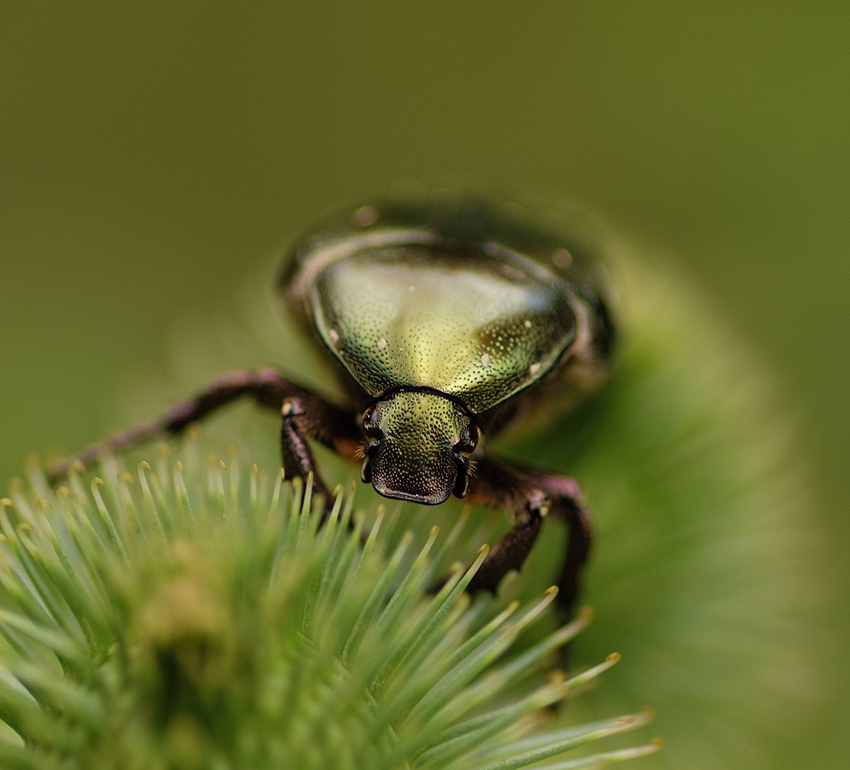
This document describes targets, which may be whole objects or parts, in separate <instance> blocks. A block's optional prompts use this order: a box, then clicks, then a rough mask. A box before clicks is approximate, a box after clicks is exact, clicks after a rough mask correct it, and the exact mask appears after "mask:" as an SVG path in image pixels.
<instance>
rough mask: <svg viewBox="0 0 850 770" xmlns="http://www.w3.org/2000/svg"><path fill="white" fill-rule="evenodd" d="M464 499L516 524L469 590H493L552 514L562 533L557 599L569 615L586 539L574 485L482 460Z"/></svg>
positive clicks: (586, 523)
mask: <svg viewBox="0 0 850 770" xmlns="http://www.w3.org/2000/svg"><path fill="white" fill-rule="evenodd" d="M468 498H469V500H470V501H471V502H474V503H476V504H483V505H488V506H492V507H498V508H502V509H504V510H507V511H509V512H510V513H511V514H513V517H514V520H515V522H516V523H515V525H514V527H513V529H511V530H509V531H508V532H507V533H505V534H504V535H503V536H502V538H501V539H500V540H499V541H498V542H497V543H496V545H495V546H494V547H493V548H492V549H491V550H490V553H489V554H488V556H487V558H486V559H485V560H484V563H483V564H482V565H481V568H480V569H479V571H478V573H477V574H476V575H475V577H474V578H473V580H472V583H471V585H470V590H472V591H476V590H488V591H495V590H496V588H497V586H498V584H499V581H501V579H502V578H503V577H504V576H505V575H506V574H507V573H508V572H509V571H510V570H512V569H520V568H521V567H522V565H523V563H524V562H525V560H526V558H527V556H528V554H529V552H530V551H531V548H532V547H533V546H534V543H535V542H536V540H537V537H538V535H539V534H540V530H541V528H542V524H543V518H544V517H545V516H547V515H552V516H555V517H557V518H559V519H562V520H563V521H564V522H565V524H566V525H567V529H568V543H567V549H566V553H565V554H564V563H563V566H562V569H561V573H560V576H559V579H558V599H557V601H558V605H559V606H560V607H561V609H562V610H563V612H564V613H565V614H568V613H570V612H571V610H572V609H573V607H574V604H575V602H576V600H577V599H578V596H579V593H580V590H581V575H582V572H583V569H584V565H585V564H586V562H587V559H588V556H589V555H590V545H591V540H592V527H591V521H590V516H589V514H588V512H587V509H586V508H585V507H584V500H583V495H582V493H581V490H580V489H579V487H578V485H577V484H576V482H575V481H574V480H573V479H571V478H568V477H566V476H559V475H557V474H550V473H544V472H541V471H536V470H529V469H523V468H519V467H517V466H514V465H511V464H509V463H506V462H503V461H501V460H496V459H494V458H490V457H483V458H481V459H480V460H479V461H478V463H477V465H476V472H475V475H474V476H473V477H472V478H471V479H470V481H469V493H468Z"/></svg>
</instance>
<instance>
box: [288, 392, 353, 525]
mask: <svg viewBox="0 0 850 770" xmlns="http://www.w3.org/2000/svg"><path fill="white" fill-rule="evenodd" d="M356 425H357V423H356V419H355V415H354V413H353V412H350V411H348V410H346V409H342V408H340V407H338V406H335V405H334V404H331V403H329V402H327V401H325V400H324V399H322V398H320V397H319V396H315V395H313V394H311V393H306V392H305V393H303V394H301V395H299V396H292V397H288V398H285V399H284V401H283V405H282V407H281V424H280V450H281V456H282V459H283V472H284V475H285V476H286V478H289V479H291V478H295V477H296V476H297V477H298V478H301V479H304V481H305V482H306V480H307V478H308V477H312V491H313V495H321V496H322V497H323V498H324V508H325V510H324V515H327V514H328V512H329V511H330V509H331V507H332V506H333V497H332V496H331V495H330V493H329V492H328V488H327V485H326V484H325V482H324V481H323V480H322V477H321V475H320V474H319V472H318V469H317V468H316V461H315V460H314V459H313V452H312V450H311V449H310V445H309V444H308V443H307V439H308V438H312V439H315V440H316V441H319V442H320V443H322V444H324V445H325V446H328V447H330V448H331V449H334V450H336V452H337V453H338V454H340V455H342V456H343V457H346V458H348V459H354V458H355V457H357V452H358V449H359V448H360V447H362V445H363V442H362V439H361V437H360V433H359V431H357V430H356Z"/></svg>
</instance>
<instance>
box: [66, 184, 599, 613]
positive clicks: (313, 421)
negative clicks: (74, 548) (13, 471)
mask: <svg viewBox="0 0 850 770" xmlns="http://www.w3.org/2000/svg"><path fill="white" fill-rule="evenodd" d="M592 251H593V249H592V248H589V247H588V246H587V245H586V244H585V243H584V242H583V240H582V238H581V237H580V236H579V234H578V233H576V232H569V231H567V232H558V231H557V230H551V231H550V229H548V228H546V227H543V226H540V225H537V224H535V223H533V222H532V221H530V218H529V215H528V214H527V213H525V212H524V210H523V209H521V208H520V207H518V206H516V205H514V204H509V203H497V202H493V201H489V200H487V199H483V198H479V197H476V196H470V195H464V194H453V195H448V194H432V195H430V196H421V197H418V198H410V199H395V200H387V201H384V202H377V203H374V204H369V205H365V206H361V207H359V208H356V209H354V210H353V211H352V212H348V213H346V214H345V215H343V216H342V217H340V218H337V219H335V220H334V221H332V222H331V223H329V224H326V225H325V226H323V227H321V228H319V229H317V230H315V231H313V232H312V233H310V234H308V235H307V236H305V237H304V238H302V239H301V241H300V242H298V243H297V244H296V246H295V247H294V248H293V249H292V250H291V251H290V253H289V254H288V255H287V257H286V258H285V259H284V263H283V270H282V272H281V275H280V280H279V284H278V290H279V296H280V297H281V299H282V301H283V304H284V305H285V307H286V308H287V310H288V311H289V312H290V313H292V314H293V315H294V317H295V318H296V319H297V321H298V322H299V323H300V325H301V326H302V327H304V328H305V329H306V330H307V331H309V332H310V333H311V334H312V335H313V337H314V339H315V341H316V343H317V347H318V348H319V349H320V350H321V351H322V352H323V353H324V354H325V355H326V356H328V357H330V358H331V359H332V360H333V362H334V363H335V365H336V369H337V370H338V373H339V377H340V378H341V380H342V384H343V386H344V390H345V392H346V393H347V394H348V396H349V401H348V403H345V404H336V403H331V402H330V401H328V400H327V399H325V398H322V397H321V396H319V395H317V394H315V393H312V392H310V391H309V390H307V389H305V388H303V387H301V386H299V385H298V384H296V383H295V382H293V381H292V380H290V379H289V378H288V377H285V376H284V375H283V374H282V373H280V372H279V371H277V370H276V369H262V370H257V371H242V372H234V373H230V374H227V375H225V376H222V377H220V378H218V379H216V380H215V381H213V382H212V383H210V384H209V385H208V386H207V387H206V388H204V389H202V390H201V391H200V392H199V393H198V394H197V395H196V396H195V397H193V398H190V399H188V400H186V401H184V402H182V403H179V404H177V405H176V406H175V407H174V408H172V409H171V410H170V411H168V412H167V413H166V414H165V415H164V416H163V417H162V418H161V419H159V420H155V421H153V422H151V423H148V424H145V425H141V426H139V427H137V428H135V429H133V430H129V431H126V432H124V433H118V434H115V435H113V436H112V437H110V438H107V439H106V440H105V441H103V442H101V443H99V444H95V445H92V446H90V447H88V448H87V449H85V450H83V451H82V452H80V453H79V454H78V455H77V456H76V457H73V458H71V459H69V460H65V461H63V462H62V463H59V464H57V465H56V466H54V467H53V468H52V469H51V472H50V475H51V477H52V478H56V477H59V476H61V475H63V474H65V473H67V471H68V468H69V467H70V464H71V463H72V462H74V461H80V462H82V463H84V464H85V463H89V462H92V461H94V460H96V459H98V458H99V457H100V456H102V455H103V454H104V453H105V452H108V451H114V450H120V449H123V448H126V447H129V446H131V445H134V444H136V443H138V442H140V441H142V440H145V439H148V438H151V437H153V436H156V435H160V434H172V435H173V434H179V433H180V432H182V431H183V430H184V429H185V428H186V427H187V426H188V425H190V424H191V423H193V422H195V421H198V420H200V419H202V418H204V417H205V416H207V415H208V414H209V413H211V412H213V411H215V410H217V409H218V408H220V407H222V406H224V405H226V404H228V403H230V402H231V401H233V400H234V399H236V398H239V397H241V396H250V397H251V398H253V399H254V400H255V401H256V402H257V403H258V404H259V405H261V406H264V407H268V408H271V409H274V410H276V411H278V412H279V413H280V415H281V430H280V445H281V453H282V461H283V469H284V472H285V474H286V476H287V478H294V477H300V478H302V479H307V478H308V476H309V477H310V478H312V484H313V491H314V492H315V493H316V494H319V495H321V496H322V497H323V498H324V501H325V506H326V510H327V509H329V507H330V505H331V503H332V496H331V495H330V494H329V491H328V488H327V486H326V485H325V482H324V481H323V480H322V477H321V475H320V473H319V472H318V469H317V468H316V467H315V462H314V459H313V454H312V451H311V449H310V446H309V443H308V442H309V441H311V440H313V441H318V442H320V443H322V444H324V445H326V446H328V447H330V448H332V449H333V450H335V451H336V452H338V453H339V454H340V455H342V456H344V457H346V458H349V459H351V460H360V461H361V462H362V466H361V477H362V480H363V481H364V482H368V483H371V484H372V486H373V487H374V489H375V491H376V492H378V494H380V495H383V496H385V497H388V498H395V499H399V500H408V501H412V502H414V503H420V504H424V505H437V504H439V503H442V502H444V501H445V500H446V499H448V498H449V497H450V496H452V495H454V496H456V497H460V498H467V499H468V500H469V501H471V502H473V503H475V504H481V505H486V506H491V507H495V508H501V509H504V510H505V511H507V512H508V513H509V514H510V515H512V516H513V520H514V526H513V528H512V529H510V530H509V531H508V532H507V533H506V534H505V535H503V537H502V538H501V540H499V541H498V542H497V543H496V545H495V547H493V548H492V549H491V551H490V552H489V554H488V556H487V558H486V560H485V561H484V563H483V565H482V566H481V568H480V570H479V571H478V573H477V574H476V575H475V578H474V579H473V582H472V584H471V586H470V589H471V590H473V591H474V590H482V589H486V590H491V591H494V590H495V589H496V587H497V585H498V583H499V581H500V580H501V578H502V577H503V576H504V575H505V574H506V573H507V572H508V571H509V570H511V569H518V568H520V567H521V566H522V564H523V562H524V561H525V559H526V556H527V555H528V553H529V551H530V550H531V548H532V546H533V545H534V542H535V541H536V539H537V537H538V534H539V533H540V530H541V527H542V523H543V519H544V517H546V516H547V514H551V515H553V516H556V517H557V518H559V519H561V520H563V521H564V522H565V523H566V525H567V528H568V531H569V537H568V544H567V550H566V553H565V554H564V562H563V567H562V571H561V574H560V578H559V589H560V591H559V596H558V599H559V603H560V604H561V606H562V607H564V608H565V609H568V608H569V607H570V606H571V605H572V603H573V602H574V600H575V599H576V597H577V595H578V592H579V583H580V578H581V573H582V569H583V566H584V564H585V562H586V560H587V557H588V553H589V550H590V543H591V524H590V519H589V515H588V512H587V509H586V508H585V505H584V501H583V496H582V493H581V491H580V489H579V487H578V485H577V484H576V482H575V481H574V480H573V479H571V478H568V477H566V476H562V475H559V474H556V473H551V472H547V471H545V470H541V469H536V468H533V467H524V466H519V465H517V464H515V463H508V462H505V461H503V460H500V459H497V458H496V457H493V456H491V455H490V454H489V453H487V452H485V451H484V447H483V441H482V436H484V437H487V438H488V439H492V438H493V437H495V436H497V435H499V434H500V433H502V432H503V431H505V429H506V428H507V427H508V426H513V427H520V428H521V427H523V425H526V424H528V422H529V421H530V420H531V417H532V414H533V413H534V412H535V411H537V410H538V409H539V407H540V406H541V405H546V406H547V407H553V406H558V407H565V408H566V407H569V406H571V405H573V404H574V403H576V402H577V401H579V400H580V399H581V398H582V397H583V396H584V395H585V394H587V393H588V392H589V391H591V390H592V389H593V388H595V387H596V386H597V385H598V384H599V383H600V382H601V381H602V380H603V379H604V377H605V375H606V373H607V371H608V368H609V363H610V350H611V341H612V333H613V330H612V324H611V321H610V316H609V313H608V310H607V307H606V304H605V301H604V299H603V281H602V280H601V278H600V273H599V265H598V263H597V260H596V259H595V255H594V254H593V253H592Z"/></svg>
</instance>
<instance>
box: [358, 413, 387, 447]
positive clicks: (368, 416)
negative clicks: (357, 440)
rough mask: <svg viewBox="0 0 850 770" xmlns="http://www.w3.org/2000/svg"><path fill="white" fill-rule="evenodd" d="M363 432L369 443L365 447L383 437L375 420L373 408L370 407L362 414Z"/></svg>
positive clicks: (382, 432)
mask: <svg viewBox="0 0 850 770" xmlns="http://www.w3.org/2000/svg"><path fill="white" fill-rule="evenodd" d="M363 432H364V433H365V434H366V438H367V439H369V443H368V445H367V447H366V448H367V449H369V448H370V447H371V446H372V445H373V444H374V443H375V442H377V441H380V440H381V439H382V438H383V437H384V431H382V430H381V429H380V428H379V427H378V424H377V423H376V422H375V410H374V409H372V408H371V407H370V408H369V409H367V410H366V413H365V414H364V415H363Z"/></svg>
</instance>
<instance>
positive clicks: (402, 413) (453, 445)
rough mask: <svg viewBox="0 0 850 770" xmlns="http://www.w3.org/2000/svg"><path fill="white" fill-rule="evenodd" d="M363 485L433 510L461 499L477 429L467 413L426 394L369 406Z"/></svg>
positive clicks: (413, 392)
mask: <svg viewBox="0 0 850 770" xmlns="http://www.w3.org/2000/svg"><path fill="white" fill-rule="evenodd" d="M363 430H364V432H365V434H366V448H365V454H366V457H365V460H364V461H363V473H362V476H363V481H367V482H369V481H370V482H371V483H372V486H373V487H374V488H375V491H376V492H377V493H378V494H380V495H383V496H384V497H392V498H396V499H399V500H412V501H413V502H415V503H423V504H425V505H437V504H438V503H442V502H444V501H445V500H446V499H447V498H448V497H449V496H450V495H451V494H455V495H457V497H464V496H465V495H466V489H467V483H468V480H469V456H470V455H471V454H472V452H473V451H474V450H475V445H476V443H477V442H478V427H477V426H476V425H475V422H474V421H473V420H472V418H471V417H470V415H469V413H468V412H467V411H466V410H465V409H464V408H463V407H462V406H460V405H459V404H457V403H455V402H454V401H452V400H451V399H449V398H446V397H445V396H442V395H440V394H438V393H434V392H431V391H421V390H411V391H397V392H395V393H392V394H390V395H388V396H386V397H384V398H382V399H380V400H378V401H376V402H375V403H374V404H373V405H372V406H370V407H369V408H368V409H367V410H366V412H365V414H364V416H363Z"/></svg>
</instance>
